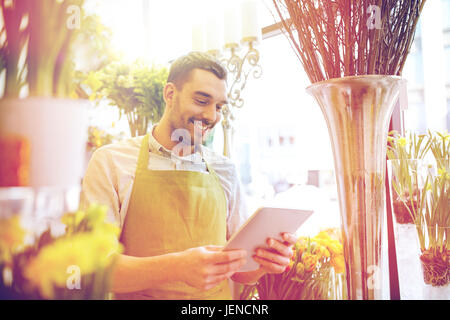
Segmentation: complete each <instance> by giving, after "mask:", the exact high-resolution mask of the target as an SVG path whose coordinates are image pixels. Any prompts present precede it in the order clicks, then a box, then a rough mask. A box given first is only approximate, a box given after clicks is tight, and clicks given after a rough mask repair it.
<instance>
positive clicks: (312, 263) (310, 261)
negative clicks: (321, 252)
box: [302, 252, 318, 272]
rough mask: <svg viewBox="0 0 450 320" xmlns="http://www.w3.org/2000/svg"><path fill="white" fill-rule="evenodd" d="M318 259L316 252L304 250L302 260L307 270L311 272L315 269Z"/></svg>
mask: <svg viewBox="0 0 450 320" xmlns="http://www.w3.org/2000/svg"><path fill="white" fill-rule="evenodd" d="M317 260H318V259H317V256H316V255H315V254H310V253H308V252H304V253H303V255H302V262H303V263H304V265H305V269H306V271H307V272H311V271H313V270H314V268H315V267H316V264H317Z"/></svg>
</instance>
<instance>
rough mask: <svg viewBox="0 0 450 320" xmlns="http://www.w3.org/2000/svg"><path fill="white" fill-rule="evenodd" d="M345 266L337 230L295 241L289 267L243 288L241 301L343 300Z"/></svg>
mask: <svg viewBox="0 0 450 320" xmlns="http://www.w3.org/2000/svg"><path fill="white" fill-rule="evenodd" d="M344 274H345V262H344V255H343V248H342V243H341V241H340V240H339V236H338V230H335V229H328V230H325V231H322V232H319V233H318V234H317V235H316V236H315V237H313V238H310V237H303V236H302V237H299V238H298V241H297V243H296V244H295V247H294V255H293V257H292V258H291V263H290V264H289V266H288V267H287V268H286V270H285V271H284V272H283V273H281V274H266V275H264V276H263V277H262V278H261V279H260V280H259V281H258V283H257V284H255V285H249V286H245V287H244V289H243V291H242V293H241V299H262V300H324V299H332V298H344V297H345V290H344V284H343V282H345V281H343V277H344Z"/></svg>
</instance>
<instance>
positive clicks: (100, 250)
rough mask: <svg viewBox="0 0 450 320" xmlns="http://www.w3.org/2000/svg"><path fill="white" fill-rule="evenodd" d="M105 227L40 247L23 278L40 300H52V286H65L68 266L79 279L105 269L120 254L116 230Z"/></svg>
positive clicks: (120, 247)
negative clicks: (34, 287)
mask: <svg viewBox="0 0 450 320" xmlns="http://www.w3.org/2000/svg"><path fill="white" fill-rule="evenodd" d="M106 225H107V224H105V227H99V228H97V229H96V230H94V231H92V232H84V233H77V234H75V235H73V236H70V237H65V238H61V239H58V240H56V241H55V242H54V243H52V244H50V245H47V246H45V247H43V248H42V250H41V251H40V252H39V253H38V255H37V256H36V257H34V258H33V259H32V260H31V261H30V262H29V264H28V265H27V266H26V268H25V271H24V276H25V277H26V278H27V279H28V280H29V281H30V283H31V284H32V285H34V286H36V287H38V288H39V291H40V292H41V294H42V296H43V297H45V298H53V294H54V292H53V289H54V287H55V286H56V287H64V286H65V285H66V281H67V279H68V277H69V276H70V274H68V273H67V268H68V267H69V266H72V265H75V266H77V267H78V268H79V269H80V270H81V275H82V276H83V275H88V274H92V273H95V272H97V271H99V270H102V269H104V268H107V267H108V266H110V264H111V263H112V261H113V258H114V256H115V254H117V253H120V252H122V246H121V244H120V243H119V241H118V238H117V231H116V229H115V227H114V226H112V227H110V226H106Z"/></svg>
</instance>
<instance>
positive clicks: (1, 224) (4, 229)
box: [0, 215, 25, 262]
mask: <svg viewBox="0 0 450 320" xmlns="http://www.w3.org/2000/svg"><path fill="white" fill-rule="evenodd" d="M24 237H25V230H24V229H23V228H22V227H21V225H20V216H19V215H14V216H12V217H11V218H6V219H0V262H1V261H4V260H6V261H8V260H10V258H11V257H10V255H11V254H12V253H13V252H14V251H15V250H16V249H18V248H19V247H20V246H21V245H22V244H23V240H24Z"/></svg>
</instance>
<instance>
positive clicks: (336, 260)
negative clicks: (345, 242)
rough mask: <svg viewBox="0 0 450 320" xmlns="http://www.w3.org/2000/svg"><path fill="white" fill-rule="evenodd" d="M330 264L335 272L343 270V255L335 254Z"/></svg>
mask: <svg viewBox="0 0 450 320" xmlns="http://www.w3.org/2000/svg"><path fill="white" fill-rule="evenodd" d="M331 265H332V266H333V267H334V270H335V271H336V273H343V272H345V260H344V256H343V255H339V256H335V257H332V258H331Z"/></svg>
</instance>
